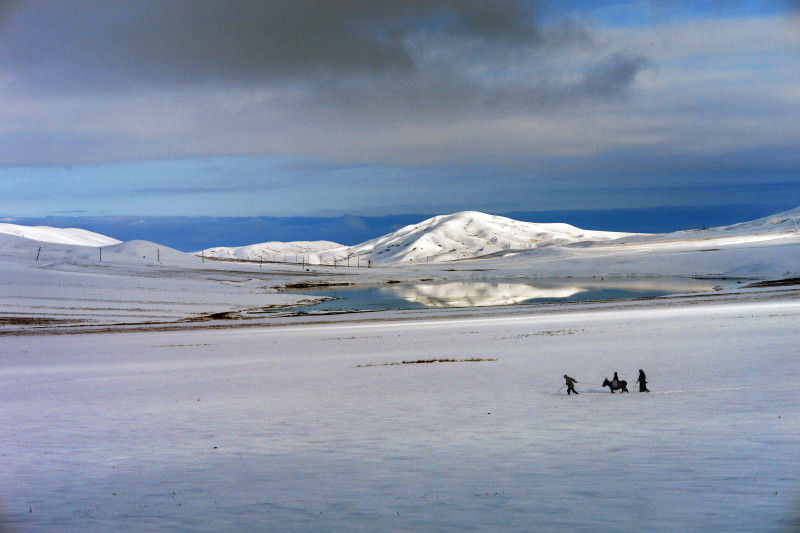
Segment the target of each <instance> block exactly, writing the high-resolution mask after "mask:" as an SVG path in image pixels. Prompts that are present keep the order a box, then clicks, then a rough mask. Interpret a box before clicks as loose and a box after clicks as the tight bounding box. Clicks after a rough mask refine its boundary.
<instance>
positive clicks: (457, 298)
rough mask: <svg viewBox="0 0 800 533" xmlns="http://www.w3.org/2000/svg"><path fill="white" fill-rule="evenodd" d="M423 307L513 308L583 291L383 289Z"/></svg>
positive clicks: (490, 286)
mask: <svg viewBox="0 0 800 533" xmlns="http://www.w3.org/2000/svg"><path fill="white" fill-rule="evenodd" d="M384 290H386V291H390V292H392V293H393V294H395V295H396V296H399V297H401V298H403V299H404V300H408V301H410V302H417V303H420V304H422V305H424V306H425V307H485V306H490V305H513V304H519V303H522V302H525V301H527V300H534V299H540V298H556V299H558V298H569V297H570V296H573V295H575V294H577V293H579V292H582V291H584V290H586V289H583V288H581V287H576V286H562V287H550V288H546V287H535V286H533V285H529V284H526V283H487V282H451V283H429V284H416V285H405V286H402V285H401V286H395V287H389V288H387V289H384Z"/></svg>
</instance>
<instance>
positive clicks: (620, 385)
mask: <svg viewBox="0 0 800 533" xmlns="http://www.w3.org/2000/svg"><path fill="white" fill-rule="evenodd" d="M564 380H565V381H566V382H567V385H566V386H567V395H570V394H572V393H575V394H578V391H576V390H575V384H576V383H578V380H577V379H575V378H571V377H569V376H568V375H566V374H564ZM636 383H638V384H639V392H650V391H649V390H648V388H647V376H645V374H644V370H642V369H641V368H640V369H639V379H637V380H636ZM603 387H608V388H609V390H611V393H612V394H613V393H614V391H615V390H620V389H621V390H622V392H628V382H627V381H625V380H624V379H619V376H617V373H616V372H614V377H613V378H611V381H609V380H608V378H605V379H604V380H603ZM562 388H563V387H562Z"/></svg>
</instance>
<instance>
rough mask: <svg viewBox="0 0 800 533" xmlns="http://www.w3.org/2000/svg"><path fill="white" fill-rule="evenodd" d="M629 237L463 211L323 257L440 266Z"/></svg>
mask: <svg viewBox="0 0 800 533" xmlns="http://www.w3.org/2000/svg"><path fill="white" fill-rule="evenodd" d="M628 235H630V234H629V233H618V232H609V231H587V230H583V229H580V228H576V227H575V226H571V225H569V224H537V223H533V222H521V221H519V220H513V219H510V218H506V217H501V216H496V215H487V214H485V213H480V212H477V211H462V212H460V213H454V214H452V215H440V216H436V217H433V218H429V219H427V220H423V221H422V222H420V223H418V224H412V225H410V226H406V227H404V228H401V229H399V230H397V231H395V232H393V233H390V234H388V235H384V236H383V237H378V238H377V239H372V240H370V241H367V242H365V243H362V244H359V245H356V246H351V247H349V248H347V249H346V250H331V251H329V252H327V254H322V255H323V258H324V257H325V256H326V255H331V254H337V253H342V252H345V253H346V254H347V255H349V256H352V257H360V258H361V260H362V261H364V260H371V261H372V262H373V263H375V264H383V263H407V262H417V263H418V262H438V261H453V260H458V259H470V258H475V257H486V256H492V255H504V254H508V253H512V252H514V251H521V250H530V249H533V248H541V247H543V246H553V245H564V244H571V243H576V242H587V243H590V242H599V241H611V240H614V239H619V238H621V237H626V236H628Z"/></svg>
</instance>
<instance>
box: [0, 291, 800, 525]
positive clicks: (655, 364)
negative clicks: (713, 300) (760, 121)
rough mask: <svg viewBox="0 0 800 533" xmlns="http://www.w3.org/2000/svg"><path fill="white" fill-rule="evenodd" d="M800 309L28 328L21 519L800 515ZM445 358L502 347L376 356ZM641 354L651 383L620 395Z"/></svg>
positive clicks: (18, 455) (13, 436)
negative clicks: (241, 326) (94, 330)
mask: <svg viewBox="0 0 800 533" xmlns="http://www.w3.org/2000/svg"><path fill="white" fill-rule="evenodd" d="M798 318H800V304H798V303H797V302H796V301H792V302H772V303H756V304H736V305H725V306H723V305H714V306H689V307H684V306H681V307H677V308H673V309H650V310H642V309H638V310H635V311H607V312H593V313H567V314H556V315H550V316H539V317H531V316H527V317H526V316H522V317H499V318H474V319H465V320H446V321H442V320H432V321H418V322H405V323H399V324H395V323H378V324H351V325H346V326H343V325H338V326H336V325H334V326H303V327H285V328H267V329H251V330H204V331H201V332H153V333H146V334H142V333H139V334H111V335H109V334H99V335H67V336H48V335H40V336H33V337H7V338H4V339H3V343H2V345H0V356H2V359H3V365H2V368H0V402H2V405H3V409H2V410H0V428H2V429H0V446H1V447H2V450H3V452H2V454H0V473H2V478H3V483H2V485H0V501H2V510H0V517H1V518H2V525H3V526H4V527H5V528H6V529H8V530H10V531H94V530H120V529H122V530H146V531H159V530H165V529H170V530H186V531H219V530H239V531H257V530H261V531H264V530H268V531H274V530H293V531H318V530H334V531H433V530H435V531H465V530H481V529H492V530H512V531H529V530H532V529H533V530H541V531H553V530H570V531H640V530H644V529H655V530H661V531H686V530H695V531H700V530H703V531H707V530H712V531H748V532H751V531H781V530H788V529H790V528H796V527H797V526H798V525H800V522H798V513H797V511H798V503H800V485H798V483H797V479H798V477H800V394H798V391H797V386H798V383H800V364H798V361H800V357H798V356H800V353H798V348H797V346H798V345H797V342H796V341H797V325H798V323H799V322H798ZM432 357H439V358H453V359H464V358H472V357H475V358H494V359H497V360H496V361H484V362H471V363H469V362H465V363H434V364H408V365H402V364H401V365H393V366H370V367H359V366H358V365H364V364H381V363H391V362H400V361H404V360H415V359H425V358H432ZM639 368H643V369H644V370H645V371H646V372H647V375H648V377H649V380H650V384H649V386H650V389H651V390H652V391H653V392H652V393H650V394H644V393H637V392H632V393H631V394H624V395H623V394H614V395H611V394H609V393H608V392H604V391H603V390H601V387H600V383H601V382H602V380H603V378H604V377H610V375H611V373H612V372H614V371H618V372H619V374H620V377H621V378H623V379H628V380H629V383H630V382H632V381H633V380H634V379H635V376H636V373H637V371H638V369H639ZM565 373H567V374H569V375H571V376H573V377H575V378H576V379H578V381H579V383H578V385H577V389H578V391H579V392H580V395H579V396H566V395H564V394H563V392H562V393H559V392H557V391H558V390H559V386H560V385H562V384H563V379H562V378H561V376H562V375H563V374H565ZM629 387H630V388H631V390H634V389H635V387H634V386H633V384H632V383H631V385H630V386H629Z"/></svg>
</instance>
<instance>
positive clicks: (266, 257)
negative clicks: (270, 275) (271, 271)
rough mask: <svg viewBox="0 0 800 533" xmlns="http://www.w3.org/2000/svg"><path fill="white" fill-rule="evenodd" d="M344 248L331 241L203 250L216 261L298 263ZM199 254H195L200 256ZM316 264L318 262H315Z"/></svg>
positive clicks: (278, 243)
mask: <svg viewBox="0 0 800 533" xmlns="http://www.w3.org/2000/svg"><path fill="white" fill-rule="evenodd" d="M340 248H346V247H345V246H343V245H341V244H337V243H335V242H331V241H294V242H274V241H273V242H264V243H261V244H251V245H249V246H236V247H226V246H217V247H214V248H208V249H206V250H203V251H202V253H203V254H204V255H205V256H206V257H214V258H218V259H245V260H249V261H259V260H263V261H278V262H295V261H297V262H299V256H303V257H304V258H306V259H305V260H307V258H308V256H314V257H316V256H317V255H318V254H319V253H321V252H325V251H329V250H336V249H340ZM200 253H201V252H196V254H200ZM315 262H318V261H315Z"/></svg>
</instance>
